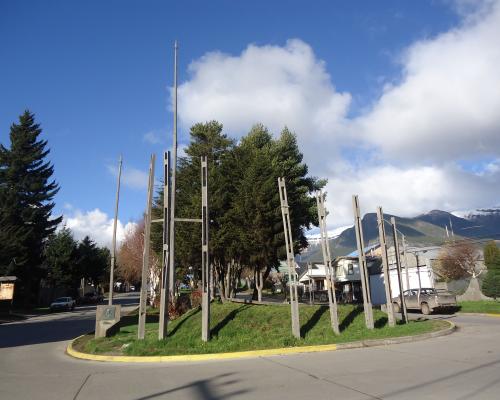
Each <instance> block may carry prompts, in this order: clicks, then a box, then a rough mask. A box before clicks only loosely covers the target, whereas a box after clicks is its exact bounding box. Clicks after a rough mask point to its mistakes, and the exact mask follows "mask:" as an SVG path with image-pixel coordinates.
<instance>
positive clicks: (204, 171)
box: [201, 156, 211, 342]
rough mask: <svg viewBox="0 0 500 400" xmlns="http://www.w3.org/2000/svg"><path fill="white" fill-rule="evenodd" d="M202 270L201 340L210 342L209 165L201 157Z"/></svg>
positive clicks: (204, 158)
mask: <svg viewBox="0 0 500 400" xmlns="http://www.w3.org/2000/svg"><path fill="white" fill-rule="evenodd" d="M201 199H202V200H201V221H202V222H201V270H202V287H203V292H202V299H201V305H202V306H201V340H203V341H204V342H207V341H209V340H210V281H211V277H210V276H211V271H210V259H209V254H208V228H209V214H208V163H207V157H206V156H202V157H201Z"/></svg>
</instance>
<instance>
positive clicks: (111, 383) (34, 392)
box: [0, 296, 500, 400]
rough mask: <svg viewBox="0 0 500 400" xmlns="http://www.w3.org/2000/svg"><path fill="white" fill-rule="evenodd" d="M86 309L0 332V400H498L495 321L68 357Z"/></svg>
mask: <svg viewBox="0 0 500 400" xmlns="http://www.w3.org/2000/svg"><path fill="white" fill-rule="evenodd" d="M119 301H120V302H122V303H127V302H129V303H130V302H134V301H137V298H135V297H127V296H125V297H122V298H120V299H119ZM94 310H95V307H86V308H78V309H77V310H76V311H75V312H70V313H58V314H52V315H45V316H38V317H34V318H31V319H29V320H26V321H22V322H15V323H9V324H3V325H0V399H9V400H17V399H50V400H57V399H64V400H67V399H79V400H81V399H135V400H146V399H155V400H156V399H186V400H187V399H189V400H198V399H200V400H201V399H204V400H211V399H259V400H260V399H262V400H264V399H273V400H278V399H287V400H294V399H300V400H304V399H336V400H339V399H342V400H343V399H456V400H459V399H498V398H500V394H499V393H500V318H488V317H476V316H472V317H470V316H456V317H453V316H452V317H451V319H452V320H453V321H454V322H455V323H456V324H457V326H458V327H459V329H458V331H457V332H456V333H453V334H452V335H450V336H445V337H440V338H436V339H430V340H425V341H421V342H416V343H406V344H399V345H390V346H383V347H373V348H365V349H353V350H340V351H334V352H325V353H311V354H299V355H289V356H274V357H260V358H256V359H246V360H226V361H211V362H198V363H182V364H120V363H100V362H92V361H80V360H75V359H72V358H70V357H69V356H67V355H66V354H64V350H65V348H66V346H67V343H68V341H69V340H70V339H72V338H74V337H76V336H78V335H80V334H82V333H85V332H87V331H89V330H92V328H93V325H94V315H95V314H94V312H95V311H94ZM438 318H439V316H438Z"/></svg>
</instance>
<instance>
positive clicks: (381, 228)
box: [377, 207, 396, 326]
mask: <svg viewBox="0 0 500 400" xmlns="http://www.w3.org/2000/svg"><path fill="white" fill-rule="evenodd" d="M377 220H378V237H379V241H380V248H381V249H382V266H383V270H384V284H385V297H386V307H387V319H388V321H389V326H395V325H396V320H395V318H394V307H393V305H392V290H391V275H390V271H389V259H388V257H387V243H386V240H385V225H384V212H383V211H382V207H378V208H377Z"/></svg>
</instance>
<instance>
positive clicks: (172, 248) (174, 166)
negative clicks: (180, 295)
mask: <svg viewBox="0 0 500 400" xmlns="http://www.w3.org/2000/svg"><path fill="white" fill-rule="evenodd" d="M177 49H178V46H177V40H176V41H175V44H174V134H173V139H172V158H173V160H172V188H171V191H170V234H169V284H170V286H169V293H170V301H174V296H175V190H176V181H175V177H176V172H177Z"/></svg>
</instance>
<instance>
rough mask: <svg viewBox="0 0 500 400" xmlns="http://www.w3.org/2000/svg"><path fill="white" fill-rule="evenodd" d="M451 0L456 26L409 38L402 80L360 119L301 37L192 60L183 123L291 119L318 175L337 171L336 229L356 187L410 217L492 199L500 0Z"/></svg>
mask: <svg viewBox="0 0 500 400" xmlns="http://www.w3.org/2000/svg"><path fill="white" fill-rule="evenodd" d="M453 4H454V7H455V9H456V10H457V11H458V12H459V15H460V16H461V17H462V22H461V23H460V25H459V26H457V27H455V28H454V29H451V30H450V31H448V32H444V33H442V34H439V35H437V36H435V37H432V38H426V39H425V40H419V41H417V42H415V43H413V44H411V45H410V46H408V48H407V49H406V50H405V51H404V52H403V53H402V55H401V57H400V60H399V62H400V63H401V79H400V80H399V81H398V82H393V83H392V84H390V85H386V86H385V87H384V89H383V91H382V93H381V95H380V97H379V98H377V99H376V100H375V101H374V102H373V104H372V107H371V108H370V109H368V110H366V111H365V112H364V113H362V114H361V115H360V116H358V117H356V118H349V117H348V111H349V106H350V102H351V95H350V94H349V93H339V92H337V91H336V90H335V85H334V84H333V81H332V77H331V76H330V75H329V74H328V72H327V70H326V67H325V63H324V62H323V61H322V60H319V59H318V58H317V57H316V56H315V55H314V53H313V50H312V49H311V47H310V46H309V45H308V44H306V43H304V42H303V41H301V40H298V39H294V40H289V41H288V42H287V43H286V44H285V45H284V46H283V47H280V46H256V45H249V46H248V47H247V48H246V49H245V50H244V51H243V52H242V53H241V54H239V55H227V54H222V53H220V52H212V53H207V54H206V55H205V56H203V57H201V58H200V59H198V60H195V61H194V62H192V64H191V65H190V67H189V73H190V77H189V79H188V80H187V81H186V82H184V83H183V84H182V85H180V87H179V117H180V120H181V123H182V124H183V125H184V126H186V127H187V126H190V125H191V124H193V123H196V122H203V121H208V120H213V119H216V120H218V121H220V122H221V123H223V124H224V127H225V132H226V133H227V134H229V135H230V136H239V135H242V134H245V133H246V132H248V131H249V129H250V127H251V126H252V125H253V124H254V123H256V122H262V123H263V124H264V125H266V126H267V127H269V129H270V130H271V131H272V132H274V133H278V132H279V131H280V130H281V129H282V128H283V126H284V125H286V126H288V127H289V128H290V129H291V130H292V131H294V132H296V133H297V136H298V142H299V145H300V146H301V149H302V151H303V152H304V156H305V157H304V160H305V162H306V163H307V164H308V165H309V166H310V167H311V168H310V171H311V173H312V174H313V175H316V176H321V177H326V178H328V179H329V184H328V188H327V189H328V192H329V198H328V202H329V205H330V208H333V214H332V216H331V217H330V220H329V221H328V222H329V226H330V227H333V226H341V225H345V224H348V223H351V220H352V209H351V195H352V194H354V193H357V194H359V195H360V201H361V205H362V208H363V211H364V212H368V211H372V212H373V211H375V208H376V206H378V205H382V206H383V207H384V209H385V210H386V211H387V212H390V213H396V214H400V215H407V216H410V215H415V214H418V213H422V212H426V211H429V210H431V209H433V208H440V209H444V210H456V209H467V208H476V207H481V206H488V205H491V204H496V203H497V202H498V197H499V192H498V189H497V188H498V187H499V183H500V176H499V174H500V173H499V164H498V159H500V112H499V110H500V90H498V88H500V74H499V73H498V66H499V65H500V46H499V44H498V43H499V39H498V38H500V0H495V1H492V0H485V1H483V2H472V1H470V0H456V1H455V2H454V3H453ZM346 148H348V149H350V150H349V151H346ZM478 159H483V160H484V159H490V160H494V161H492V162H491V163H489V164H488V165H484V166H483V167H484V168H483V169H482V170H481V171H482V172H481V173H477V172H476V173H474V172H471V171H465V170H463V169H461V168H460V167H459V166H458V165H460V163H461V162H463V161H468V162H473V160H478ZM331 160H335V163H332V162H331ZM495 160H496V161H495Z"/></svg>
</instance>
